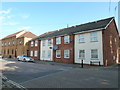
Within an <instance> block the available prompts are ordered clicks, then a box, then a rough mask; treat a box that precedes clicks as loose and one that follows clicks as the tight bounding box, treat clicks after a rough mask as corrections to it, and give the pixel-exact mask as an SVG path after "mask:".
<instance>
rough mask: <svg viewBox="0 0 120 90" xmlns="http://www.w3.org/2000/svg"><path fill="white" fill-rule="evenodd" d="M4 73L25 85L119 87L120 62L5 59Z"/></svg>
mask: <svg viewBox="0 0 120 90" xmlns="http://www.w3.org/2000/svg"><path fill="white" fill-rule="evenodd" d="M2 63H3V66H2V71H3V72H2V73H3V75H5V76H6V77H7V78H8V79H9V80H12V81H14V82H16V83H18V84H19V85H21V86H23V87H25V88H118V86H119V85H118V84H119V83H118V65H113V66H109V67H103V66H88V65H84V67H83V68H81V65H77V64H63V63H55V62H44V61H36V62H35V63H29V62H19V61H17V60H15V59H4V60H2Z"/></svg>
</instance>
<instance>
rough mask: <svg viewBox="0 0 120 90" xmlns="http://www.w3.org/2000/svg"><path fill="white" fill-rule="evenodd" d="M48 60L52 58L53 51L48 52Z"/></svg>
mask: <svg viewBox="0 0 120 90" xmlns="http://www.w3.org/2000/svg"><path fill="white" fill-rule="evenodd" d="M48 58H51V50H48Z"/></svg>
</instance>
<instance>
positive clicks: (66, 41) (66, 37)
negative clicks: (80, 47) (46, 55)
mask: <svg viewBox="0 0 120 90" xmlns="http://www.w3.org/2000/svg"><path fill="white" fill-rule="evenodd" d="M69 42H70V40H69V36H64V44H67V43H69Z"/></svg>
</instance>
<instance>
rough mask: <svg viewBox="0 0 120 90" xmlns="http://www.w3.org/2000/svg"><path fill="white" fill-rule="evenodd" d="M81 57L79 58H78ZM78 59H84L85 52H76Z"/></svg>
mask: <svg viewBox="0 0 120 90" xmlns="http://www.w3.org/2000/svg"><path fill="white" fill-rule="evenodd" d="M80 51H83V53H80ZM80 56H81V57H80ZM78 58H79V59H85V50H79V51H78Z"/></svg>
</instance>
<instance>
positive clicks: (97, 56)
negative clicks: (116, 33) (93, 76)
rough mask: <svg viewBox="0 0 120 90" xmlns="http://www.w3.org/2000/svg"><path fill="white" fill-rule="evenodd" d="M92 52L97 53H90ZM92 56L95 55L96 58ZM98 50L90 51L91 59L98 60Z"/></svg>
mask: <svg viewBox="0 0 120 90" xmlns="http://www.w3.org/2000/svg"><path fill="white" fill-rule="evenodd" d="M92 50H97V53H92ZM92 55H97V58H95V57H93V56H92ZM98 57H99V56H98V49H91V59H98Z"/></svg>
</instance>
